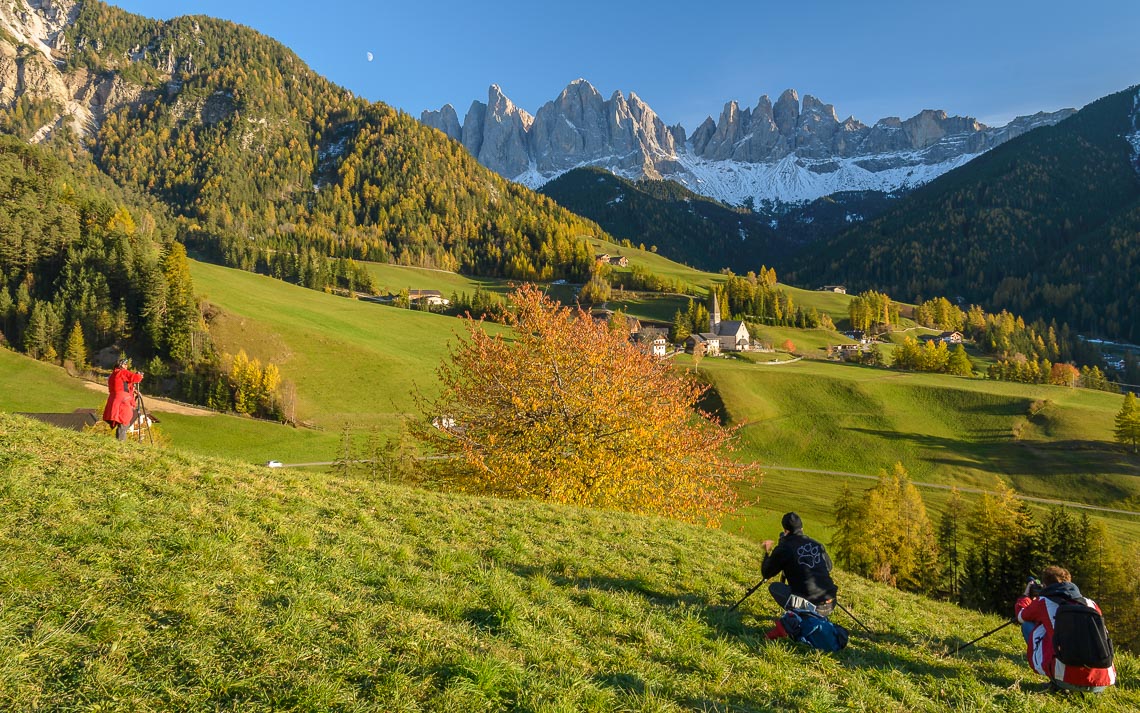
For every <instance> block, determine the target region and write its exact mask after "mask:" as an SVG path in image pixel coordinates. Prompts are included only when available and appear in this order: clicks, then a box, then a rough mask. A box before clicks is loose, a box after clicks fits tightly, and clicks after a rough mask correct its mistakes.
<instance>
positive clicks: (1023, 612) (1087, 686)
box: [1013, 567, 1116, 693]
mask: <svg viewBox="0 0 1140 713" xmlns="http://www.w3.org/2000/svg"><path fill="white" fill-rule="evenodd" d="M1041 584H1042V585H1043V586H1044V589H1042V590H1041V592H1040V595H1039V596H1037V597H1036V598H1034V597H1031V596H1030V591H1031V588H1032V587H1033V583H1032V582H1030V583H1029V584H1027V585H1026V587H1025V592H1024V593H1023V594H1022V596H1021V598H1020V599H1018V600H1017V603H1016V604H1014V607H1013V608H1014V614H1015V615H1016V617H1017V621H1018V622H1020V623H1021V633H1022V635H1023V636H1024V637H1025V644H1026V647H1027V650H1026V658H1027V659H1028V660H1029V665H1030V667H1032V668H1033V670H1034V671H1036V672H1037V673H1039V674H1041V675H1042V676H1047V677H1048V678H1049V684H1050V687H1052V688H1054V689H1061V690H1070V691H1086V692H1092V693H1100V692H1102V691H1104V689H1106V688H1108V687H1109V686H1111V685H1113V684H1114V683H1116V668H1115V667H1113V666H1109V667H1108V668H1085V667H1083V666H1066V665H1065V663H1064V662H1062V661H1060V660H1059V659H1057V658H1056V656H1055V654H1054V648H1053V627H1054V626H1055V624H1056V619H1057V609H1058V607H1059V606H1060V603H1065V602H1067V601H1069V600H1075V601H1077V602H1080V603H1082V604H1084V605H1086V606H1090V607H1092V608H1094V609H1096V610H1097V612H1099V611H1100V607H1099V606H1097V603H1096V602H1094V601H1093V600H1091V599H1089V598H1088V597H1082V596H1081V591H1080V590H1079V589H1077V585H1075V584H1073V578H1072V576H1071V575H1070V574H1069V572H1068V571H1067V570H1065V569H1062V568H1061V567H1046V568H1045V569H1044V570H1043V571H1042V572H1041Z"/></svg>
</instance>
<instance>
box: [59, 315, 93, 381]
mask: <svg viewBox="0 0 1140 713" xmlns="http://www.w3.org/2000/svg"><path fill="white" fill-rule="evenodd" d="M63 358H64V361H70V362H71V363H72V364H74V365H75V368H76V369H79V370H83V369H86V368H87V343H86V342H85V341H84V340H83V328H82V326H80V324H79V322H76V323H75V324H74V325H73V326H72V328H71V334H70V335H69V336H68V337H67V349H66V350H65V351H64V353H63Z"/></svg>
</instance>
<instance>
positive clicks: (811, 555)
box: [796, 542, 823, 569]
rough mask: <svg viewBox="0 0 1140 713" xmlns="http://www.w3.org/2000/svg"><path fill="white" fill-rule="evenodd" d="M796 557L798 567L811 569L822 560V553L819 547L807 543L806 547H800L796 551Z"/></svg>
mask: <svg viewBox="0 0 1140 713" xmlns="http://www.w3.org/2000/svg"><path fill="white" fill-rule="evenodd" d="M796 557H797V561H798V562H799V563H800V565H802V566H804V567H807V568H808V569H812V568H813V567H815V566H816V565H817V564H819V561H820V560H822V559H823V552H822V550H821V549H820V547H819V545H817V544H815V543H814V542H809V543H808V544H806V545H800V547H799V549H797V550H796Z"/></svg>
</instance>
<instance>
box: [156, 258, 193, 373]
mask: <svg viewBox="0 0 1140 713" xmlns="http://www.w3.org/2000/svg"><path fill="white" fill-rule="evenodd" d="M162 273H163V277H164V278H165V280H166V288H167V295H166V300H165V303H166V304H165V307H166V312H165V314H164V320H163V321H164V324H163V329H162V340H161V346H162V347H163V351H164V352H165V353H166V354H169V355H170V358H171V359H174V360H175V361H178V362H181V363H183V364H185V363H188V362H189V361H190V360H191V358H192V357H193V354H192V353H191V352H192V343H193V342H192V340H193V333H194V331H195V330H197V329H198V328H199V322H200V318H199V315H198V301H197V299H195V297H194V285H193V282H192V281H191V279H190V263H189V261H188V260H187V259H186V248H185V247H183V246H182V245H181V244H180V243H171V244H170V245H169V246H168V247H167V250H166V255H165V256H164V257H163V259H162Z"/></svg>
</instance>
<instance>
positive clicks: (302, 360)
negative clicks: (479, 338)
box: [191, 262, 495, 430]
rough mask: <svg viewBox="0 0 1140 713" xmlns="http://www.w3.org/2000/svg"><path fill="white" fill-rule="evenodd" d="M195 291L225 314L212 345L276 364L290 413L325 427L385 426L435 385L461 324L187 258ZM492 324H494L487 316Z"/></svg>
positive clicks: (392, 423)
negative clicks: (292, 401) (291, 388)
mask: <svg viewBox="0 0 1140 713" xmlns="http://www.w3.org/2000/svg"><path fill="white" fill-rule="evenodd" d="M191 271H192V274H193V277H194V285H195V288H196V289H197V291H198V292H199V293H200V294H202V295H204V296H205V297H206V299H207V300H209V301H210V302H211V303H213V304H215V305H217V306H219V307H221V308H222V310H223V311H224V315H223V316H222V317H220V318H219V319H218V320H216V323H215V325H213V326H212V327H211V334H212V335H213V337H214V340H215V343H216V344H217V345H218V347H219V349H222V350H224V351H227V352H230V353H236V352H237V350H238V349H239V348H244V349H246V351H247V353H249V354H250V356H251V357H257V358H259V359H261V360H262V361H263V362H266V361H272V362H273V363H275V364H277V365H278V368H279V369H280V370H281V375H282V377H283V378H284V379H286V380H288V381H290V382H292V383H293V384H294V385H295V386H296V389H297V418H298V420H300V421H306V422H311V423H313V424H314V425H316V426H319V427H322V428H325V429H333V430H335V429H339V428H340V427H341V426H342V425H343V424H345V423H347V424H349V425H350V426H352V427H353V428H358V429H360V428H371V427H374V426H375V427H378V428H381V429H384V430H391V429H394V428H395V427H396V425H397V424H398V421H399V419H400V418H402V417H403V416H404V415H406V414H408V413H411V412H412V411H413V410H414V409H413V408H412V405H411V401H412V399H411V394H412V392H413V390H414V389H415V388H417V387H418V388H420V389H422V390H423V391H424V393H426V394H429V395H430V394H432V393H434V390H435V389H436V382H435V369H436V367H437V366H438V364H439V362H440V360H441V359H442V358H443V356H444V355H445V354H446V353H447V344H448V343H449V342H452V341H455V340H456V339H457V337H458V335H459V334H461V333H462V332H463V323H462V322H461V321H460V320H458V319H456V318H454V317H445V316H442V315H437V314H431V313H427V312H420V311H413V310H405V309H396V308H393V307H388V306H385V305H378V304H374V303H369V302H361V301H358V300H352V299H347V298H344V297H338V296H335V295H330V294H325V293H322V292H316V291H313V290H307V289H305V288H302V287H298V286H296V285H290V284H287V283H284V282H281V281H279V280H274V279H272V278H269V277H265V276H263V275H255V274H252V273H248V272H242V271H239V270H233V269H229V268H224V267H218V266H216V265H210V264H207V263H201V262H192V263H191ZM488 328H489V329H494V328H495V325H489V327H488Z"/></svg>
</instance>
